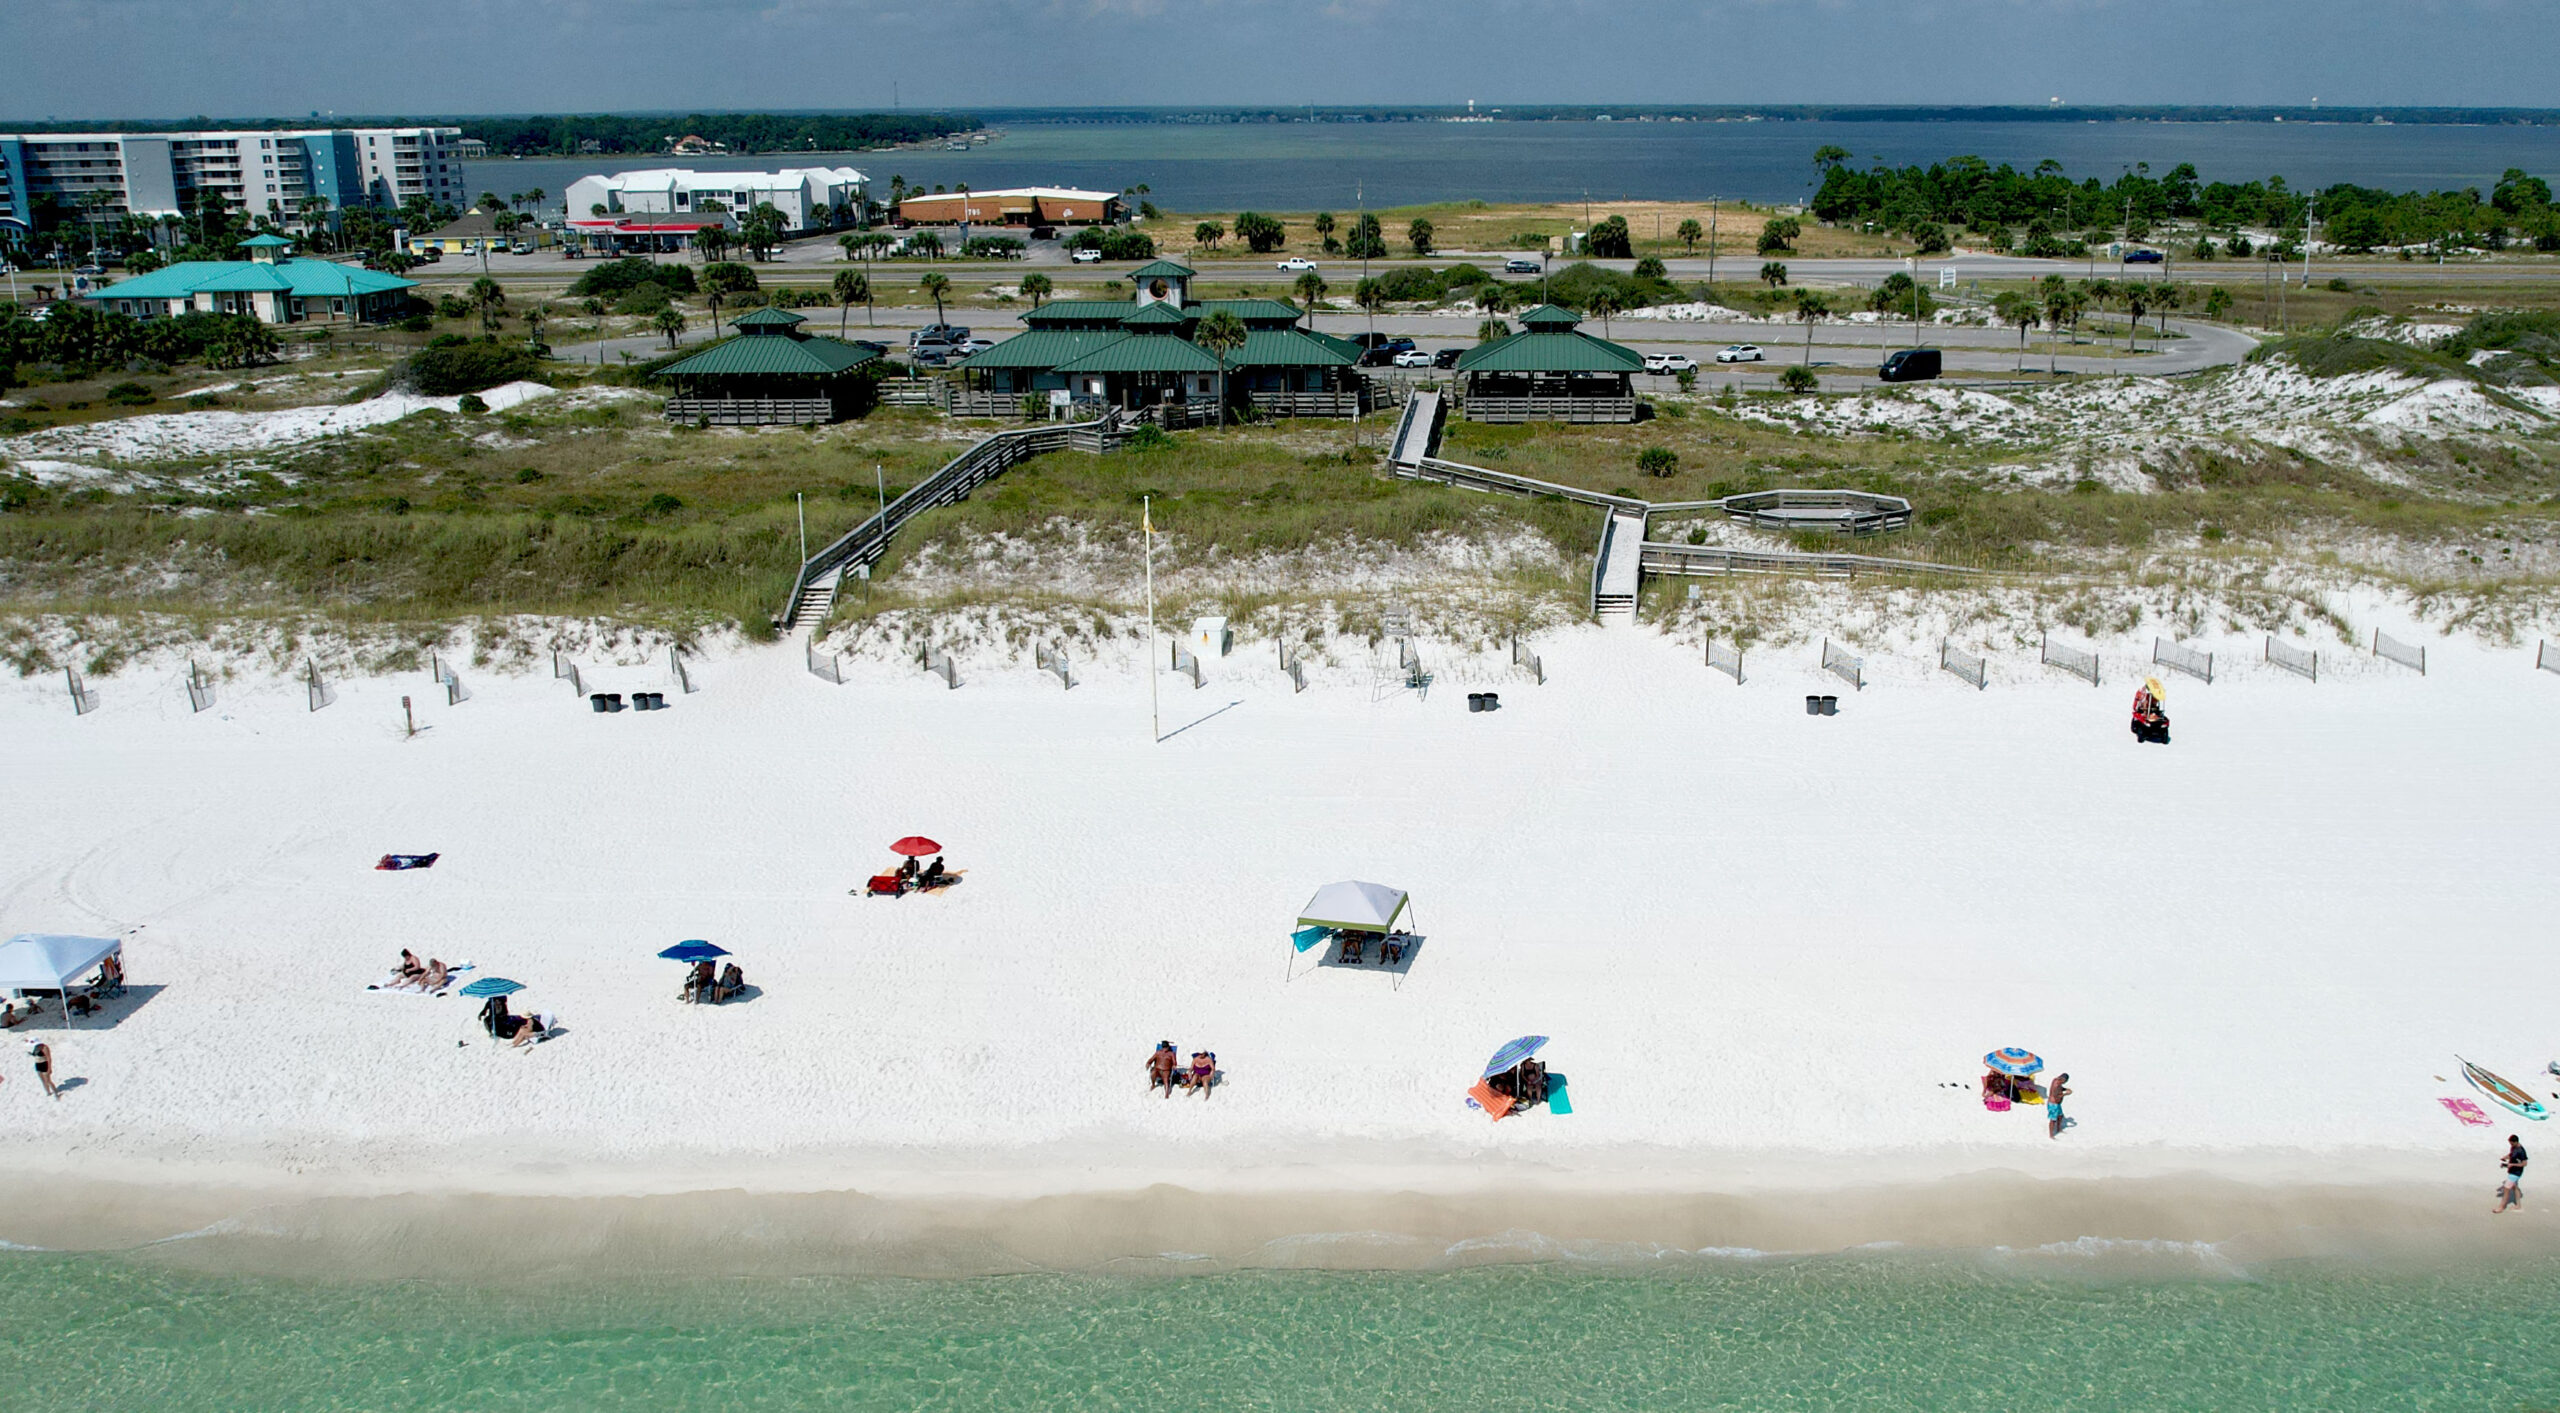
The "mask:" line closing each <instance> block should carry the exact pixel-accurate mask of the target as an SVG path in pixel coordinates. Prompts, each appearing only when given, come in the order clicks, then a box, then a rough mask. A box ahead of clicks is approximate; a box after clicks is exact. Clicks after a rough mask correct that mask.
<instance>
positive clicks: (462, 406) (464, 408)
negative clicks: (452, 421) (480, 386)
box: [400, 393, 489, 510]
mask: <svg viewBox="0 0 2560 1413" xmlns="http://www.w3.org/2000/svg"><path fill="white" fill-rule="evenodd" d="M454 408H455V410H457V411H461V412H486V411H488V410H489V404H488V403H486V402H483V401H481V400H480V394H478V393H464V394H463V395H462V399H461V401H459V402H456V403H455V404H454ZM408 508H409V503H408V502H407V501H405V500H404V501H402V502H400V509H402V510H407V509H408Z"/></svg>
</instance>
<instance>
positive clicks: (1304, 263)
mask: <svg viewBox="0 0 2560 1413" xmlns="http://www.w3.org/2000/svg"><path fill="white" fill-rule="evenodd" d="M1315 267H1316V262H1314V261H1313V260H1310V259H1308V258H1307V257H1305V256H1303V255H1292V256H1290V257H1289V258H1288V259H1286V260H1283V261H1281V262H1280V268H1281V269H1283V270H1312V269H1314V268H1315Z"/></svg>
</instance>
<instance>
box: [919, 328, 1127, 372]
mask: <svg viewBox="0 0 2560 1413" xmlns="http://www.w3.org/2000/svg"><path fill="white" fill-rule="evenodd" d="M1127 337H1129V336H1128V335H1127V334H1124V333H1122V332H1120V331H1119V330H1117V329H1033V330H1031V331H1030V332H1028V333H1020V334H1015V335H1014V336H1013V337H1012V338H1009V339H1006V340H1005V341H1004V342H1002V343H1000V344H997V345H996V346H995V347H993V348H991V349H988V350H986V351H985V352H984V353H977V354H972V355H970V357H969V358H968V359H967V361H965V362H963V363H962V364H961V365H960V366H961V367H963V368H1038V369H1044V370H1045V369H1050V368H1055V367H1057V366H1059V365H1060V364H1064V363H1072V362H1074V361H1075V360H1077V359H1079V358H1082V357H1084V356H1085V355H1086V354H1088V353H1091V352H1093V351H1094V350H1095V349H1097V348H1100V347H1102V346H1103V345H1104V344H1106V343H1112V342H1114V341H1117V340H1119V339H1125V338H1127Z"/></svg>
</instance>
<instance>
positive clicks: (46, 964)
mask: <svg viewBox="0 0 2560 1413" xmlns="http://www.w3.org/2000/svg"><path fill="white" fill-rule="evenodd" d="M122 950H124V943H123V941H122V940H120V939H118V938H113V937H72V936H68V935H65V934H62V933H54V932H22V933H19V934H18V935H17V936H15V937H12V938H10V939H9V940H8V941H6V942H0V990H9V991H51V992H55V993H57V994H58V995H60V996H61V997H62V1001H63V1006H62V1023H63V1024H64V1025H65V1026H68V1025H69V1024H71V1005H70V1001H71V988H72V987H74V986H76V985H78V984H79V982H80V979H81V978H82V977H84V976H87V975H88V974H89V973H90V972H92V971H95V970H97V967H98V964H99V963H100V962H103V961H105V960H106V959H107V958H109V957H112V956H114V955H115V954H116V953H118V952H120V951H122Z"/></svg>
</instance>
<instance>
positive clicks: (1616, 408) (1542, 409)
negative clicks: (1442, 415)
mask: <svg viewBox="0 0 2560 1413" xmlns="http://www.w3.org/2000/svg"><path fill="white" fill-rule="evenodd" d="M1459 408H1460V410H1461V411H1462V412H1463V413H1465V415H1466V419H1467V420H1468V421H1470V422H1632V421H1634V420H1636V399H1635V398H1632V397H1535V396H1531V397H1500V396H1490V395H1487V394H1483V393H1478V394H1476V395H1475V396H1472V397H1468V398H1465V399H1464V400H1462V401H1461V402H1460V403H1459Z"/></svg>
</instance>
